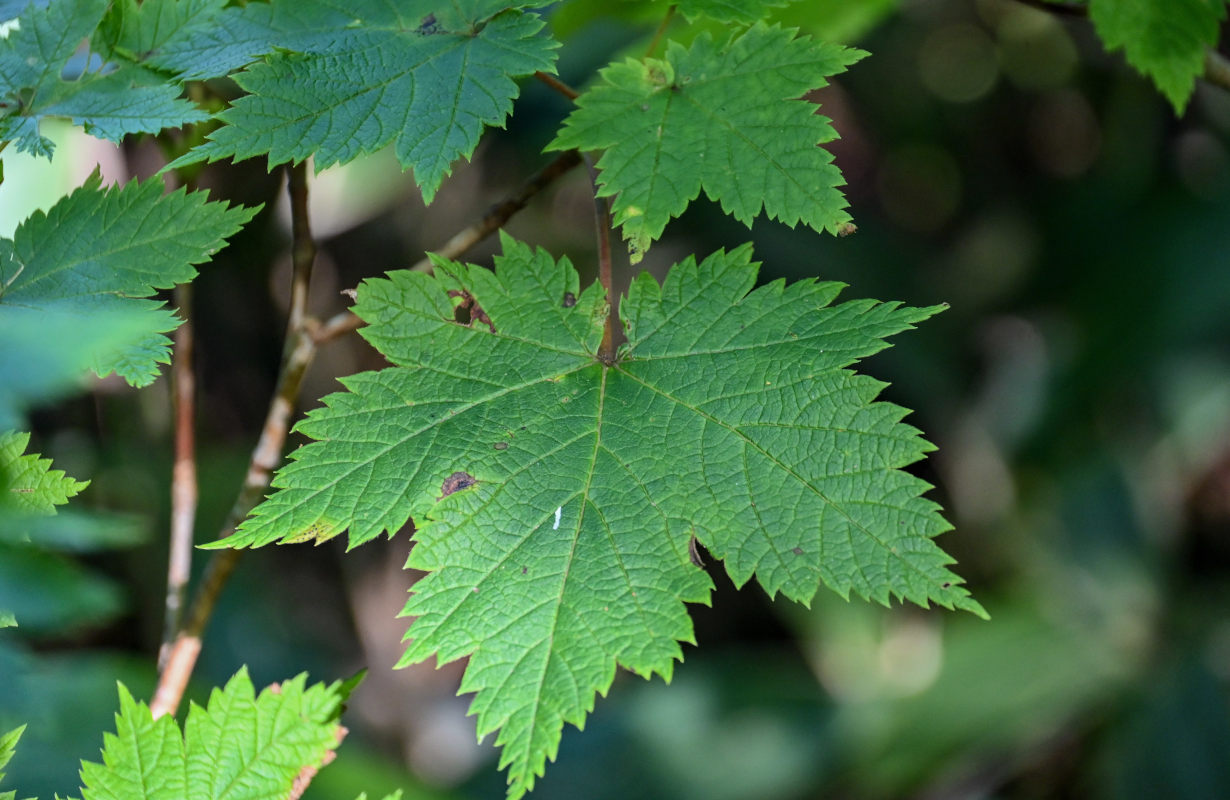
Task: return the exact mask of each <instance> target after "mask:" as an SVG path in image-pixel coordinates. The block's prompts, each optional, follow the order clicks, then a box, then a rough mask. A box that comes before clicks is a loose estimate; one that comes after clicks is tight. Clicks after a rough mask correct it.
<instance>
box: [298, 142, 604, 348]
mask: <svg viewBox="0 0 1230 800" xmlns="http://www.w3.org/2000/svg"><path fill="white" fill-rule="evenodd" d="M580 163H581V154H580V153H578V152H577V151H576V150H566V151H564V152H563V153H560V154H559V155H558V156H556V158H555V160H554V161H552V162H551V163H550V164H547V165H546V166H545V167H543V168H542V169H541V170H539V171H538V172H536V173H534V174H533V175H531V176H530V178H529V179H528V180H527V181H526V182H525V183H523V184H521V188H519V189H518V190H517V191H516V192H515V193H514V194H512V195H510V196H508V197H506V198H504V199H503V200H501V201H500V202H498V203H496V204H495V205H493V206H491V207H490V208H488V209H487V212H486V213H485V214H483V216H482V217H481V218H480V219H478V220H477V221H475V222H474V223H473V224H472V225H470V226H469V227H467V228H465V229H464V230H462V231H461V232H459V233H458V234H457V235H455V236H454V237H453V238H451V239H449V240H448V241H447V242H445V243H444V244H443V245H441V246H440V247H438V248H436V249H435V250H433V251H432V252H433V253H435V254H436V255H438V256H441V257H443V258H450V259H455V258H460V257H461V256H462V255H464V254H465V253H466V251H468V250H469V249H470V248H471V247H473V246H474V245H476V244H478V243H479V242H481V241H482V240H483V239H486V238H487V237H488V236H490V235H491V234H493V233H495V232H496V231H497V230H499V229H500V228H502V227H504V224H505V223H507V222H508V220H510V219H512V217H513V215H515V214H516V213H517V212H518V211H520V210H521V209H523V208H525V207H526V206H527V205H529V202H530V200H531V199H533V197H534V196H535V195H536V194H538V193H539V192H541V191H542V190H543V189H545V188H547V187H548V186H550V185H551V184H552V183H553V182H554V181H555V180H556V179H557V178H559V177H560V176H561V175H564V174H566V173H567V172H568V171H569V170H571V169H572V168H573V167H575V166H576V165H577V164H580ZM410 269H412V270H414V271H416V272H430V271H431V260H430V259H427V258H424V259H422V260H420V261H419V262H417V263H416V264H414V265H413V266H411V267H410ZM361 327H363V320H361V319H359V318H358V317H357V316H355V315H354V312H352V311H343V312H342V313H340V314H337V315H335V316H334V317H332V318H331V319H329V320H328V321H327V322H325V323H324V324H323V325H321V326H320V327H319V328H318V329H317V331H316V343H317V344H323V343H324V342H327V341H330V340H332V339H336V338H337V337H339V336H342V335H343V334H346V333H349V332H350V331H354V330H358V329H359V328H361Z"/></svg>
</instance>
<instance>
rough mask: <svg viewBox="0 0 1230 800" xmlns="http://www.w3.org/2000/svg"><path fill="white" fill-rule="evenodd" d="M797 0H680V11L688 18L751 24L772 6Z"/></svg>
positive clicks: (757, 20)
mask: <svg viewBox="0 0 1230 800" xmlns="http://www.w3.org/2000/svg"><path fill="white" fill-rule="evenodd" d="M794 1H795V0H680V2H679V3H678V8H679V11H680V12H682V13H683V15H684V16H685V17H687V18H688V19H694V18H696V17H709V18H710V19H713V20H717V21H718V22H734V23H746V24H751V23H753V22H759V21H760V20H762V19H764V18H765V15H766V14H768V13H769V9H771V8H781V7H782V6H784V5H789V4H790V3H792V2H794Z"/></svg>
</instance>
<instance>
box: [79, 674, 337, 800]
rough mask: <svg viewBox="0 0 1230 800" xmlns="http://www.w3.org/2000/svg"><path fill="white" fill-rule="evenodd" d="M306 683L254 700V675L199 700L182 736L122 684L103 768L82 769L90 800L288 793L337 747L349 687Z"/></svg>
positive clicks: (247, 799) (206, 799)
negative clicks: (205, 701)
mask: <svg viewBox="0 0 1230 800" xmlns="http://www.w3.org/2000/svg"><path fill="white" fill-rule="evenodd" d="M305 683H306V676H304V675H299V676H298V677H296V678H294V679H292V680H289V681H283V682H282V683H281V684H280V685H279V686H278V688H277V690H276V691H275V690H273V689H266V690H265V691H263V692H261V693H260V694H259V695H257V694H256V692H255V690H254V688H253V686H252V681H251V680H250V679H249V678H248V673H247V670H246V669H243V670H240V671H239V673H238V674H236V675H235V676H234V677H233V678H231V680H230V681H229V682H228V683H227V685H226V687H225V688H224V689H214V691H213V693H212V694H211V695H210V697H209V703H208V705H207V706H204V707H202V706H198V705H196V704H195V703H193V704H192V707H191V708H190V709H189V711H188V719H187V720H186V721H185V723H184V732H183V734H182V735H181V734H180V730H179V726H178V725H176V723H175V718H174V717H171V716H163V717H159V718H158V719H154V718H153V717H152V716H151V714H150V710H149V707H148V706H146V705H145V704H144V703H138V702H136V701H135V700H133V697H132V695H131V694H129V692H128V690H127V689H125V688H124V686H123V685H120V687H119V689H120V710H119V713H117V714H116V715H115V726H116V732H115V733H114V734H110V733H109V734H107V735H106V736H105V737H104V746H103V752H102V758H103V763H101V764H98V763H92V762H83V763H82V765H81V766H82V769H81V780H82V782H83V783H84V788H83V789H82V791H81V797H82V800H133V798H143V800H265V799H266V798H276V797H286V796H288V795H289V794H290V790H291V785H292V783H293V782H294V779H295V777H296V776H297V775H298V774H299V773H300V771H301V770H302V769H303V768H304V767H317V766H319V765H320V763H321V760H322V759H323V758H324V756H325V754H326V753H327V752H328V751H329V750H332V749H334V748H335V747H336V746H337V743H338V735H337V734H338V726H337V717H338V714H339V713H340V706H341V703H342V701H344V700H345V698H346V694H347V692H348V687H347V685H346V684H341V683H334V684H331V685H328V686H326V685H324V684H315V685H313V686H305Z"/></svg>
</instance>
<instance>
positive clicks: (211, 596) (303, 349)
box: [150, 150, 581, 716]
mask: <svg viewBox="0 0 1230 800" xmlns="http://www.w3.org/2000/svg"><path fill="white" fill-rule="evenodd" d="M580 162H581V155H580V153H578V152H577V151H576V150H568V151H566V152H564V153H560V154H559V156H557V157H556V158H555V160H554V161H552V162H551V163H550V164H548V165H547V166H545V167H543V169H542V170H540V171H539V172H537V173H536V174H534V175H533V176H531V177H530V179H529V180H527V181H526V182H525V183H524V184H522V186H521V188H520V189H519V190H518V191H517V192H516V193H515V194H513V195H512V196H510V197H508V198H506V199H505V200H503V201H501V202H499V203H496V204H495V205H493V206H492V207H491V208H490V209H488V211H487V213H486V214H484V215H483V217H482V218H481V219H480V220H478V221H477V222H475V223H474V224H473V225H470V226H469V227H468V228H466V229H465V230H463V231H461V232H460V233H458V234H457V235H456V236H454V237H453V238H451V239H449V240H448V242H446V243H445V244H444V246H443V247H441V248H439V250H438V251H437V252H438V253H439V254H440V255H442V256H444V257H445V258H457V257H459V256H461V255H462V254H463V253H465V252H466V251H467V250H469V249H470V248H471V247H473V246H474V245H475V244H477V243H478V242H480V241H482V240H483V239H485V238H486V237H487V236H489V235H490V234H491V233H492V232H494V231H496V230H498V229H499V228H501V227H502V226H503V225H504V224H505V223H506V222H508V220H509V219H510V218H511V217H512V216H513V215H514V214H516V213H517V212H518V211H520V210H521V209H523V208H525V206H526V205H527V204H528V203H529V201H530V200H531V199H532V198H533V197H534V196H535V195H536V194H538V193H539V192H541V191H542V190H543V189H545V188H546V187H547V186H549V185H550V184H551V183H552V182H554V181H555V180H556V179H557V178H559V177H560V176H561V175H563V174H565V173H567V172H568V171H569V170H571V169H572V168H573V167H575V166H576V165H577V164H579V163H580ZM287 183H288V191H289V193H290V200H291V229H292V232H293V236H294V242H293V243H292V258H293V261H294V275H293V277H292V287H291V309H290V315H289V319H288V324H287V337H286V338H287V345H286V351H285V355H284V357H283V362H282V369H281V371H280V373H279V376H278V387H277V391H276V392H275V394H274V397H273V400H272V401H271V402H270V405H269V412H268V415H267V416H266V418H265V427H264V429H263V430H262V431H261V437H260V441H259V442H257V445H256V448H255V449H254V450H253V451H252V458H251V460H250V462H249V464H248V474H247V477H246V478H245V480H244V484H243V488H242V489H240V492H239V496H238V497H237V498H236V500H235V505H234V506H233V507H232V509H231V513H230V516H229V518H228V519H227V523H226V525H225V526H224V527H223V529H222V532H221V535H220V538H225V537H226V536H230V535H231V534H232V533H234V531H235V528H236V527H237V526H238V525H239V523H240V522H242V521H243V520H244V518H245V517H247V516H248V514H249V513H250V512H251V511H252V509H253V508H255V507H256V504H257V503H259V502H260V501H261V498H262V497H264V494H265V492H266V491H267V490H268V488H269V482H270V480H271V479H272V477H273V471H274V470H275V469H276V468H277V465H278V462H279V461H280V460H281V458H282V449H283V446H284V445H285V443H286V434H287V431H288V430H289V429H290V423H291V415H292V414H293V413H294V408H295V402H296V400H297V398H298V396H299V389H300V386H301V384H302V382H303V376H304V373H305V372H306V371H307V368H308V365H309V364H311V362H312V358H313V357H314V356H315V354H316V349H317V347H318V346H319V345H320V344H323V343H325V342H328V341H331V340H332V339H335V338H337V337H339V336H341V335H343V334H345V333H347V332H349V331H352V330H356V329H357V328H359V327H360V326H362V324H363V322H362V320H360V319H359V318H358V317H357V316H355V315H354V314H353V313H352V312H350V311H346V312H343V313H341V314H338V315H336V316H334V317H333V318H332V319H330V320H328V321H327V322H325V323H324V324H318V323H317V322H316V321H315V320H313V319H311V318H310V317H308V316H306V305H307V288H308V281H309V278H310V275H311V266H312V261H313V259H314V257H315V252H316V248H315V244H314V243H313V242H312V237H311V228H310V225H309V222H308V205H307V173H306V168H305V167H304V165H302V164H301V165H299V166H297V167H295V168H293V169H292V170H291V173H290V177H289V179H288V182H287ZM412 269H416V270H418V271H420V272H425V271H428V270H430V269H431V262H430V261H429V260H427V259H424V260H423V261H420V262H419V263H417V264H415V265H414V266H413V267H412ZM242 553H243V551H242V550H235V549H229V550H218V551H216V552H215V553H214V555H213V557H212V558H211V559H210V561H209V563H208V564H207V565H206V567H205V575H204V577H203V578H202V580H201V585H200V587H199V588H198V589H197V592H196V594H195V595H194V596H193V599H192V604H191V606H190V607H189V609H188V613H187V615H186V618H185V619H184V621H183V625H182V627H181V629H180V632H179V635H178V636H176V638H175V641H174V643H173V644H172V646H171V648H170V652H169V654H168V655H167V658H166V665H165V666H164V667H163V669H162V672H161V674H160V675H159V680H158V687H157V688H156V690H155V692H154V698H153V700H152V701H151V702H150V710H151V711H152V712H153V713H154V716H161V715H163V714H173V713H174V712H175V709H176V708H178V707H179V703H180V700H181V699H182V698H183V694H184V690H185V688H186V687H187V685H188V680H189V678H190V677H191V676H192V670H193V668H194V667H195V665H196V660H197V656H198V655H199V654H200V651H201V637H202V635H203V634H204V632H205V628H206V626H207V625H208V623H209V619H210V617H211V616H212V614H213V610H214V606H215V605H216V604H217V601H218V596H219V595H220V594H221V592H222V588H223V587H224V586H225V585H226V582H227V580H228V579H229V578H230V575H231V572H233V571H234V569H235V565H236V564H238V562H239V558H240V556H241V554H242Z"/></svg>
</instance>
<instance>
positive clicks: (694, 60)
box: [547, 24, 866, 263]
mask: <svg viewBox="0 0 1230 800" xmlns="http://www.w3.org/2000/svg"><path fill="white" fill-rule="evenodd" d="M864 55H866V54H865V53H863V52H862V51H860V50H854V49H851V48H847V47H842V46H840V45H834V44H827V43H824V42H818V41H816V40H814V39H812V38H810V37H807V36H801V37H796V36H795V30H794V29H792V28H781V27H778V26H768V25H764V24H757V25H755V26H753V27H752V28H750V29H748V30H747V31H746V32H744V33H742V34H740V35H737V36H734V37H732V38H730V39H729V40H727V41H725V42H723V43H721V44H718V43H716V42H715V41H714V40H713V39H712V38H711V37H710V36H708V35H707V34H705V35H702V36H701V37H699V38H698V39H697V40H696V41H695V42H693V43H692V45H691V46H690V47H687V48H685V47H683V46H682V45H680V44H678V43H676V42H671V43H670V44H669V47H668V49H667V53H666V58H665V59H661V60H659V59H653V58H647V59H645V60H644V61H637V60H634V59H628V60H626V61H623V62H621V63H617V64H612V65H611V66H609V67H607V68H605V69H603V70H602V72H601V77H602V80H601V82H599V83H598V84H597V85H596V86H594V87H593V88H592V89H590V90H588V91H587V92H585V93H583V94H582V95H581V96H580V97H579V98H577V108H576V110H575V111H573V112H572V114H570V115H569V117H568V118H567V119H566V120H565V121H564V126H563V128H562V129H561V130H560V132H559V135H558V136H557V137H556V138H555V140H554V141H552V142H551V143H550V144H549V145H548V146H547V147H548V149H550V150H567V149H570V148H574V147H575V148H579V149H581V150H598V149H601V150H605V151H606V152H605V153H603V155H602V158H601V159H600V160H599V161H598V168H599V170H600V171H601V172H600V174H599V178H598V182H599V186H600V189H599V195H601V196H610V195H614V196H615V200H614V204H613V207H612V210H613V211H614V213H615V223H616V224H617V225H620V226H622V229H623V236H624V238H625V239H626V240H627V241H628V245H629V249H630V251H631V252H632V256H633V261H634V263H635V261H637V260H639V258H640V254H641V253H642V252H643V251H644V250H645V249H646V248H648V247H649V245H650V243H651V242H653V241H654V240H655V239H657V238H658V237H660V236H661V235H662V231H663V229H664V228H665V227H666V223H667V222H668V221H669V220H670V219H671V218H672V217H677V216H679V215H680V214H682V213H683V210H684V209H685V208H687V206H688V204H689V203H690V202H692V200H694V199H696V197H697V196H698V195H699V194H700V191H701V189H704V191H705V194H706V195H708V196H709V197H710V198H711V199H713V200H716V201H718V202H720V203H721V204H722V208H723V210H725V211H726V212H727V213H728V214H732V215H733V216H734V217H735V218H736V219H738V220H740V221H741V222H743V223H745V224H747V225H749V226H750V225H751V223H752V220H753V219H754V218H755V217H756V215H758V214H759V213H761V210H762V209H763V211H764V213H766V214H768V215H769V216H770V217H772V218H773V219H778V220H781V221H782V222H785V223H786V224H788V225H795V224H796V223H798V222H803V223H804V224H806V225H809V226H811V227H812V228H815V229H816V230H828V231H830V232H834V233H836V232H838V231H839V230H840V229H841V228H842V226H844V225H845V224H846V223H848V222H849V221H850V215H849V214H848V213H846V211H845V208H846V200H845V196H844V195H843V194H842V192H841V190H840V188H839V187H841V186H842V185H844V183H845V181H844V180H843V179H842V177H841V172H840V170H838V169H837V166H836V165H835V164H834V163H833V157H832V155H831V154H830V153H829V152H828V151H826V150H824V149H822V148H820V147H818V146H817V145H818V144H820V143H823V142H828V141H832V140H833V139H836V138H837V132H836V130H834V129H833V126H832V124H831V123H830V120H829V119H827V118H826V117H822V116H820V115H818V114H816V113H815V112H816V108H817V106H816V104H815V103H812V102H809V101H806V100H791V98H799V97H801V96H802V95H804V94H805V93H807V92H808V91H810V90H812V89H817V88H820V87H822V86H825V85H827V78H829V77H830V76H832V75H835V74H837V73H840V72H843V71H844V70H845V68H846V67H847V66H848V65H850V64H852V63H854V62H855V61H857V60H859V59H860V58H862V57H863V56H864ZM783 101H788V102H783Z"/></svg>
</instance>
